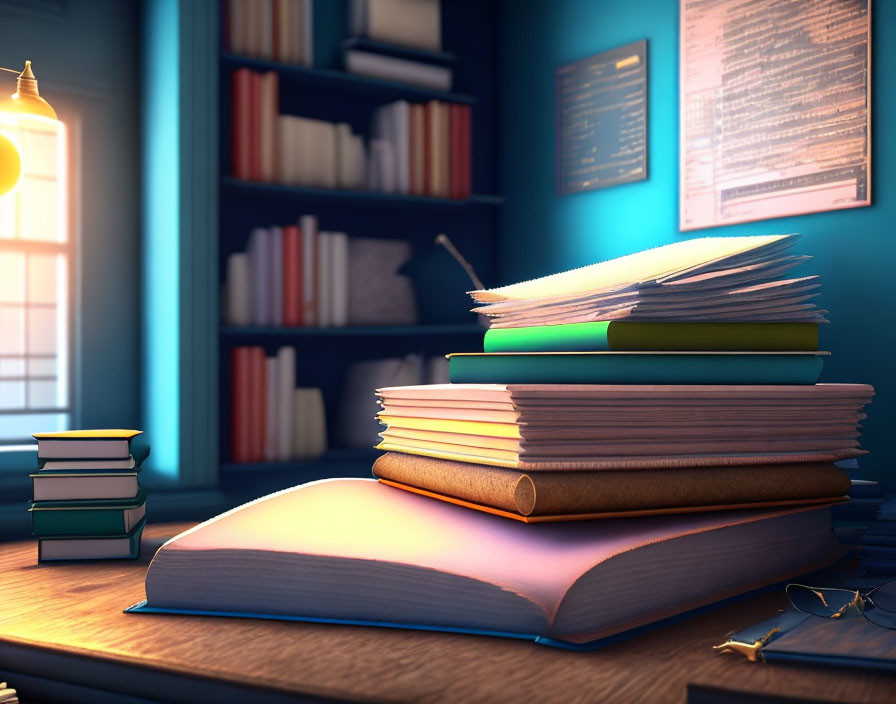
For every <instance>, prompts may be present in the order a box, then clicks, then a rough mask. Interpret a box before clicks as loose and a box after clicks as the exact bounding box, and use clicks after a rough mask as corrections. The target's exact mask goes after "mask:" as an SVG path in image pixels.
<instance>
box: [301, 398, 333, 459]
mask: <svg viewBox="0 0 896 704" xmlns="http://www.w3.org/2000/svg"><path fill="white" fill-rule="evenodd" d="M326 451H327V420H326V414H325V409H324V397H323V394H322V393H321V390H320V389H317V388H298V389H296V390H295V393H294V395H293V447H292V454H293V459H297V460H313V459H315V458H317V457H320V456H321V455H322V454H324V452H326Z"/></svg>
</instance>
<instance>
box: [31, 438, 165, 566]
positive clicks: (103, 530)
mask: <svg viewBox="0 0 896 704" xmlns="http://www.w3.org/2000/svg"><path fill="white" fill-rule="evenodd" d="M34 437H35V438H36V439H37V458H38V470H37V472H35V473H34V474H32V475H31V483H32V498H33V501H32V502H31V506H30V508H29V511H30V512H31V529H32V533H33V534H34V535H35V536H37V538H38V560H40V561H49V560H74V559H105V558H134V557H137V556H138V555H139V552H140V536H141V534H142V532H143V525H144V522H145V516H146V491H145V490H144V489H143V488H142V487H141V486H140V482H139V481H138V472H139V471H140V467H141V465H142V464H143V461H144V460H145V459H146V457H147V456H148V455H149V445H148V443H146V442H145V441H143V440H142V438H141V432H140V431H139V430H71V431H63V432H55V433H35V435H34Z"/></svg>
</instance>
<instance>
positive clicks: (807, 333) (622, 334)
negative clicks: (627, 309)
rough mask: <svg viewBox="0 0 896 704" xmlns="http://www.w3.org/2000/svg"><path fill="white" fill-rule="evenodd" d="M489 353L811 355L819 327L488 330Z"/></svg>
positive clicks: (620, 325) (614, 325)
mask: <svg viewBox="0 0 896 704" xmlns="http://www.w3.org/2000/svg"><path fill="white" fill-rule="evenodd" d="M484 349H485V351H486V352H612V351H620V352H624V351H638V350H645V351H652V350H656V351H663V350H669V351H673V350H674V351H678V350H681V351H690V352H702V351H705V352H727V351H731V352H741V351H755V352H811V351H814V350H817V349H818V325H817V324H815V323H642V322H623V321H610V322H608V321H603V322H595V323H570V324H568V325H539V326H534V327H525V328H490V329H489V330H488V331H486V333H485V341H484Z"/></svg>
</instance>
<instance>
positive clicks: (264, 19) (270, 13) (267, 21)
mask: <svg viewBox="0 0 896 704" xmlns="http://www.w3.org/2000/svg"><path fill="white" fill-rule="evenodd" d="M252 6H253V8H255V12H257V13H258V55H259V56H260V57H261V58H263V59H273V58H274V0H252Z"/></svg>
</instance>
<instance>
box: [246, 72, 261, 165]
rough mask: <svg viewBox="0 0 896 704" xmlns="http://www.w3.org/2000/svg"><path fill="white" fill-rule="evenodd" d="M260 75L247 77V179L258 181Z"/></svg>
mask: <svg viewBox="0 0 896 704" xmlns="http://www.w3.org/2000/svg"><path fill="white" fill-rule="evenodd" d="M261 94H262V90H261V74H260V73H255V72H254V71H252V72H251V73H250V77H249V179H250V180H252V181H260V180H261V178H262V167H261V152H262V144H261Z"/></svg>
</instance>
